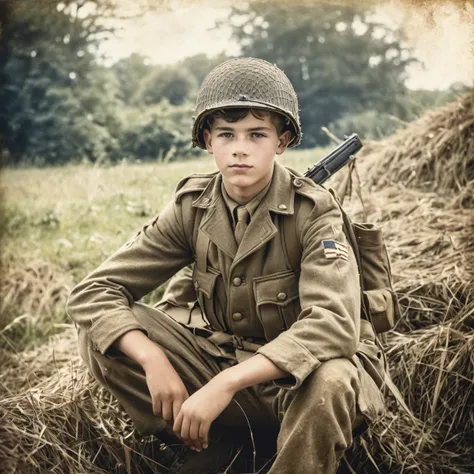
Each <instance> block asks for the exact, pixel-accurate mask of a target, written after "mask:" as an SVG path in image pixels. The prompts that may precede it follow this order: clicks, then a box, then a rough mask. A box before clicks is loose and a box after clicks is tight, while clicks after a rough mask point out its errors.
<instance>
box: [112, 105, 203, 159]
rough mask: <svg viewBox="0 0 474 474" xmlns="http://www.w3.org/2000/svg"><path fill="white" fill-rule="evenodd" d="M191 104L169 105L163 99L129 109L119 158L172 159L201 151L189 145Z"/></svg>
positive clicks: (189, 155) (124, 124)
mask: <svg viewBox="0 0 474 474" xmlns="http://www.w3.org/2000/svg"><path fill="white" fill-rule="evenodd" d="M191 115H192V110H191V106H190V105H183V106H179V107H176V106H172V105H170V104H169V103H168V102H166V101H163V102H161V103H160V104H159V105H158V106H155V107H147V108H146V109H142V108H134V109H129V110H128V112H127V113H126V114H125V117H124V123H123V128H124V130H123V134H122V138H121V140H120V142H121V143H120V146H121V151H120V154H121V155H122V158H124V157H125V158H134V159H138V160H158V161H174V160H176V159H182V158H189V157H192V156H196V155H198V154H200V150H199V149H196V148H194V149H193V148H192V146H191Z"/></svg>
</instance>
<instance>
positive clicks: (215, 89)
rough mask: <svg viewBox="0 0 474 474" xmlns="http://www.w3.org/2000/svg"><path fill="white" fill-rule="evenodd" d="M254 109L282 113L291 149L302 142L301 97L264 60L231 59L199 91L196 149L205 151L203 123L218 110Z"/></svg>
mask: <svg viewBox="0 0 474 474" xmlns="http://www.w3.org/2000/svg"><path fill="white" fill-rule="evenodd" d="M231 107H232V108H235V107H252V108H256V109H262V110H271V111H273V112H277V113H280V114H282V115H284V116H285V117H286V119H287V120H288V125H289V128H290V130H291V132H292V135H293V137H292V139H291V141H290V143H289V145H288V146H289V147H292V146H296V145H298V144H299V143H300V141H301V136H302V133H301V125H300V118H299V114H298V97H297V96H296V92H295V90H294V88H293V85H292V84H291V82H290V80H289V79H288V77H286V75H285V73H284V72H283V71H282V70H281V69H279V68H278V67H277V66H276V65H274V64H271V63H269V62H268V61H265V60H263V59H257V58H236V59H229V60H227V61H224V62H223V63H221V64H219V65H218V66H216V67H215V68H214V69H213V70H212V71H211V72H210V73H209V74H208V75H207V76H206V77H205V79H204V81H203V83H202V85H201V88H200V89H199V92H198V95H197V99H196V107H195V109H194V112H195V113H196V115H195V117H194V123H193V131H192V138H193V146H198V147H200V148H203V149H206V145H205V143H204V138H203V133H202V132H203V125H204V119H205V118H206V116H207V115H209V114H210V113H211V112H213V111H214V110H217V109H225V108H231Z"/></svg>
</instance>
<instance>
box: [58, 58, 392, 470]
mask: <svg viewBox="0 0 474 474" xmlns="http://www.w3.org/2000/svg"><path fill="white" fill-rule="evenodd" d="M196 112H197V116H196V118H195V120H194V126H193V132H192V134H193V142H194V144H195V145H197V146H200V147H201V148H204V149H207V151H208V152H209V153H211V154H213V155H214V158H215V161H216V165H217V168H218V170H219V171H218V172H216V173H213V174H209V175H192V176H190V177H188V178H185V179H184V180H182V181H181V182H180V183H179V184H178V187H177V190H176V193H175V195H174V198H173V201H172V202H170V203H169V204H168V205H167V206H166V207H165V208H164V209H163V211H162V212H161V213H160V214H159V215H158V216H157V217H156V218H155V219H154V220H153V222H151V223H150V224H148V225H147V226H145V227H144V228H143V230H142V231H141V232H139V233H138V235H137V236H136V237H135V238H134V239H132V240H131V241H129V242H128V243H126V244H125V245H124V246H123V247H122V248H120V249H119V250H118V251H117V252H116V253H115V254H113V255H112V256H111V257H110V258H109V259H108V260H106V261H105V262H104V263H103V264H102V265H101V266H100V267H99V268H98V269H97V270H96V271H95V272H93V273H92V274H91V275H90V276H88V277H87V278H86V279H85V280H84V281H83V282H82V283H80V284H79V285H78V286H77V287H76V288H75V289H74V290H73V292H72V294H71V297H70V299H69V302H68V308H67V310H68V314H69V315H70V316H71V317H72V318H73V319H74V321H75V322H76V323H77V325H78V327H79V340H80V351H81V354H82V356H83V358H84V359H85V361H86V363H87V365H88V367H89V368H90V370H91V372H92V373H93V374H94V376H95V377H96V378H97V379H98V380H99V381H100V382H101V383H103V384H104V385H105V386H106V387H107V388H108V389H109V390H110V391H111V392H112V393H113V394H114V395H115V397H116V398H117V399H118V400H119V402H120V403H121V404H122V405H123V407H124V408H125V410H126V411H127V412H128V413H129V415H130V417H131V418H132V420H133V422H134V424H135V426H136V427H137V429H138V430H139V431H140V432H141V433H144V434H145V433H155V434H158V436H159V432H160V431H161V430H163V428H164V426H165V421H166V422H168V424H169V426H172V427H173V430H174V432H175V433H176V434H177V435H178V436H179V437H180V438H181V439H182V440H184V441H185V442H186V443H187V444H189V445H190V446H192V447H193V449H194V450H196V451H200V450H201V449H205V448H207V446H208V444H209V429H210V427H211V424H213V423H215V424H218V425H223V426H246V425H247V419H248V420H249V422H250V424H251V426H275V425H276V426H278V424H280V431H279V436H278V453H277V456H276V458H275V461H274V463H273V466H272V468H271V470H270V472H271V473H279V474H282V473H292V474H295V473H308V472H311V473H333V472H335V471H336V468H337V465H338V462H339V460H340V458H341V456H342V455H343V453H344V451H345V449H346V448H347V447H349V446H350V444H351V442H352V431H353V429H354V428H355V427H356V426H357V425H358V424H360V423H361V421H362V420H364V419H365V420H369V421H370V420H372V419H373V418H374V417H375V416H376V415H377V414H378V413H380V411H381V409H382V405H383V403H382V400H381V395H380V392H379V389H378V388H377V386H376V384H375V383H374V381H373V380H372V379H371V378H370V377H369V376H368V375H367V372H365V370H364V369H363V368H362V365H361V363H360V362H359V359H358V357H357V354H358V352H359V351H360V349H361V347H363V348H364V351H365V353H366V354H367V353H368V354H371V355H372V361H373V363H374V364H377V362H378V358H377V347H376V346H375V343H374V333H373V331H372V330H371V328H370V325H368V323H367V324H365V323H366V321H362V322H361V320H360V288H359V276H358V271H357V265H356V262H355V259H354V255H353V252H352V250H351V248H350V247H349V246H348V244H347V242H346V239H345V237H344V234H343V232H342V219H341V213H340V211H339V208H338V205H337V203H336V202H335V200H334V199H333V197H332V195H331V194H330V193H329V192H327V191H326V190H325V189H324V188H323V187H321V186H318V185H316V184H314V183H313V182H312V181H311V180H308V179H305V178H302V177H300V176H297V175H296V174H295V173H293V172H292V171H289V170H288V169H286V168H284V167H282V166H281V165H280V164H279V163H278V162H276V161H275V155H280V154H282V153H283V152H284V151H285V150H286V148H287V147H290V146H295V145H297V144H298V143H299V141H300V139H301V128H300V123H299V116H298V102H297V97H296V94H295V92H294V89H293V87H292V85H291V83H290V81H289V80H288V78H287V77H286V76H285V74H284V73H283V72H282V71H281V70H280V69H278V68H277V67H276V66H274V65H272V64H270V63H268V62H266V61H263V60H259V59H254V58H239V59H232V60H229V61H226V62H224V63H222V64H221V65H219V66H217V67H216V68H215V69H214V70H213V71H211V72H210V73H209V75H208V76H207V77H206V79H205V80H204V82H203V84H202V86H201V89H200V91H199V94H198V98H197V103H196ZM288 219H292V221H291V225H292V226H293V228H294V230H293V234H294V236H295V239H294V240H297V241H295V242H288V241H285V240H288V238H287V236H288V235H289V233H288V232H286V231H285V225H288V221H287V220H288ZM285 222H286V224H285ZM290 240H291V239H290ZM325 242H326V243H327V242H330V243H331V244H335V245H330V246H327V245H325ZM292 245H298V246H299V247H300V248H301V261H300V265H299V266H298V268H292V266H291V262H290V258H289V257H288V248H289V247H290V246H292ZM330 247H335V250H331V249H330ZM191 263H194V266H193V274H192V281H193V284H194V288H195V294H197V299H198V302H199V307H200V310H201V311H202V314H203V317H205V318H206V320H207V322H208V324H207V325H206V327H204V328H190V327H187V326H186V325H184V324H180V323H179V322H177V321H175V320H174V319H172V318H171V317H169V316H168V315H167V314H166V313H165V312H163V311H162V310H159V309H156V308H150V307H148V306H145V305H143V304H140V303H137V300H139V299H140V298H142V297H143V296H144V295H146V294H147V293H148V292H150V291H151V290H153V289H155V288H156V287H158V286H159V285H161V284H163V283H164V282H166V281H167V280H168V279H169V278H170V277H172V276H173V275H175V274H176V273H177V272H178V271H179V270H180V269H181V268H183V267H185V266H187V265H189V264H191ZM186 298H189V292H188V295H187V296H186ZM168 301H173V298H171V299H170V298H168ZM164 420H165V421H164Z"/></svg>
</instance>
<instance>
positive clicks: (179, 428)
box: [173, 376, 235, 451]
mask: <svg viewBox="0 0 474 474" xmlns="http://www.w3.org/2000/svg"><path fill="white" fill-rule="evenodd" d="M234 395H235V390H234V389H232V388H231V385H230V384H228V383H226V381H225V380H224V378H223V377H219V376H216V377H214V378H213V379H212V380H211V381H210V382H209V383H207V384H206V385H204V387H202V388H201V389H200V390H198V391H197V392H195V393H194V394H193V395H191V396H190V397H189V398H188V399H187V400H186V401H185V402H184V403H183V405H182V406H181V411H180V412H179V414H178V417H177V418H175V422H174V425H173V431H174V432H175V434H176V435H177V436H179V437H180V438H181V439H182V440H183V441H184V442H185V443H186V444H187V445H189V446H190V447H191V449H194V450H196V451H201V449H206V448H207V447H208V445H209V429H210V427H211V423H212V422H213V421H214V420H215V419H216V418H217V417H218V416H219V415H220V414H221V413H222V412H223V411H224V410H225V408H226V407H227V406H228V405H229V403H230V402H231V401H232V397H233V396H234Z"/></svg>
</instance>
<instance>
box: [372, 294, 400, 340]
mask: <svg viewBox="0 0 474 474" xmlns="http://www.w3.org/2000/svg"><path fill="white" fill-rule="evenodd" d="M363 293H364V296H365V299H366V302H367V305H368V309H369V313H370V317H371V319H372V324H373V325H374V329H375V332H376V333H378V334H380V333H383V332H386V331H390V329H392V328H393V327H394V326H395V323H396V322H397V321H398V320H399V319H400V309H399V307H398V301H397V298H396V296H395V294H394V293H393V292H392V291H391V290H389V289H388V288H380V289H378V290H367V291H364V292H363Z"/></svg>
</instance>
